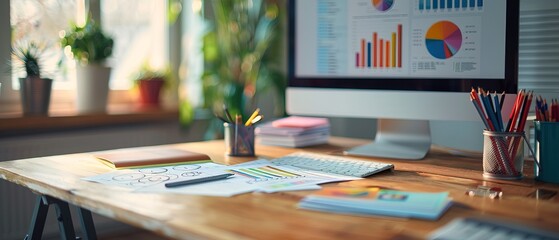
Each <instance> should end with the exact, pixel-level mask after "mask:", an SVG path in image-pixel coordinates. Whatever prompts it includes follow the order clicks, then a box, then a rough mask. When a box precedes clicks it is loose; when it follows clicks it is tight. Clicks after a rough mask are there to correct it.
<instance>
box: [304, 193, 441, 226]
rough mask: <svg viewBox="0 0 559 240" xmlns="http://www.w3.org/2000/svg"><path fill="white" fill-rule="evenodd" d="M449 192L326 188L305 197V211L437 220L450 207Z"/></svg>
mask: <svg viewBox="0 0 559 240" xmlns="http://www.w3.org/2000/svg"><path fill="white" fill-rule="evenodd" d="M450 203H451V200H450V199H449V197H448V193H447V192H442V193H420V192H403V191H395V190H386V189H379V188H347V187H326V188H323V189H322V190H320V191H319V192H318V193H316V194H313V195H310V196H307V197H305V198H304V199H303V200H301V202H300V203H299V207H300V208H303V209H310V210H317V211H324V212H335V213H347V214H357V215H385V216H394V217H409V218H422V219H429V220H436V219H438V218H439V217H440V216H441V215H442V214H443V213H444V212H445V210H446V209H447V208H448V207H449V206H450Z"/></svg>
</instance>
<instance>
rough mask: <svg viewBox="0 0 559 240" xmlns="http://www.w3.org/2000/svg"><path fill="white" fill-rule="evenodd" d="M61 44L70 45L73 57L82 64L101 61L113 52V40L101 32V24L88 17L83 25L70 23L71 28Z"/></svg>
mask: <svg viewBox="0 0 559 240" xmlns="http://www.w3.org/2000/svg"><path fill="white" fill-rule="evenodd" d="M61 44H62V46H70V48H71V50H72V54H74V58H75V59H76V60H77V61H79V62H81V63H82V64H87V63H102V62H103V61H104V60H106V59H107V58H109V57H110V56H111V55H112V53H113V44H114V41H113V39H112V38H111V37H110V36H107V35H105V34H104V33H103V31H102V29H101V26H99V25H98V24H96V23H95V22H94V21H93V20H92V19H88V20H87V22H86V24H85V26H83V27H79V26H77V25H76V24H72V29H71V30H70V31H68V32H66V34H65V35H64V37H62V39H61Z"/></svg>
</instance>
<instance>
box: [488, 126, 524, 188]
mask: <svg viewBox="0 0 559 240" xmlns="http://www.w3.org/2000/svg"><path fill="white" fill-rule="evenodd" d="M483 136H484V138H483V177H484V178H492V179H509V180H510V179H520V178H522V170H523V167H524V143H523V141H522V140H523V139H525V138H524V132H492V131H487V130H485V131H483Z"/></svg>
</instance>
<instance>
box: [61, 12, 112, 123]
mask: <svg viewBox="0 0 559 240" xmlns="http://www.w3.org/2000/svg"><path fill="white" fill-rule="evenodd" d="M61 44H62V46H64V47H69V48H70V50H71V53H72V54H71V55H72V57H73V58H74V59H75V60H76V61H77V64H76V72H77V99H76V100H77V101H76V103H77V110H78V112H79V113H98V112H105V110H106V106H107V98H108V93H109V79H110V75H111V68H110V67H108V66H106V65H105V61H106V59H107V58H109V57H110V56H111V54H112V52H113V44H114V41H113V39H112V38H111V37H109V36H107V35H106V34H104V33H103V31H102V29H101V26H99V25H98V24H96V23H95V22H94V21H93V20H92V19H88V20H87V22H86V24H85V25H84V26H83V27H81V26H77V25H76V24H73V26H72V29H71V30H70V31H68V32H66V34H65V35H64V36H63V37H62V39H61Z"/></svg>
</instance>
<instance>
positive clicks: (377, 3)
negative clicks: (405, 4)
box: [371, 0, 394, 12]
mask: <svg viewBox="0 0 559 240" xmlns="http://www.w3.org/2000/svg"><path fill="white" fill-rule="evenodd" d="M371 3H373V6H374V7H375V8H376V9H377V10H379V11H381V12H386V11H388V10H389V9H390V8H392V5H394V0H371Z"/></svg>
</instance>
